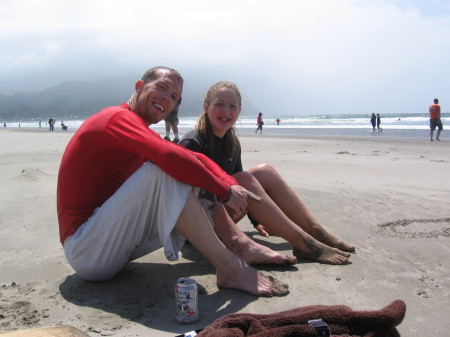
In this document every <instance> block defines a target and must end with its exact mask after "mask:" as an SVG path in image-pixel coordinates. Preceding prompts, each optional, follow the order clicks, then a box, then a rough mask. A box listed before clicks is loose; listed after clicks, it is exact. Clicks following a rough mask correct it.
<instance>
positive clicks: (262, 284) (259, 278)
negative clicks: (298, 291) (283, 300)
mask: <svg viewBox="0 0 450 337" xmlns="http://www.w3.org/2000/svg"><path fill="white" fill-rule="evenodd" d="M217 286H218V287H221V288H230V289H236V290H241V291H244V292H247V293H250V294H252V295H256V296H265V297H272V296H286V295H287V294H289V290H288V288H289V286H288V285H287V284H286V283H283V282H280V281H278V280H277V279H275V278H274V277H272V276H267V275H264V274H262V273H260V272H259V271H257V270H256V269H255V268H253V267H250V266H248V265H247V264H246V263H245V262H244V261H241V263H240V264H238V266H236V265H234V266H233V268H231V269H228V268H220V269H217Z"/></svg>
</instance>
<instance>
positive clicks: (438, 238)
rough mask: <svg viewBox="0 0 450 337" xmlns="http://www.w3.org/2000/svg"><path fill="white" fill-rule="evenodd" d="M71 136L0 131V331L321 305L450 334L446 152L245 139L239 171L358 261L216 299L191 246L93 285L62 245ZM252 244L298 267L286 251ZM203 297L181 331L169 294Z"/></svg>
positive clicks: (159, 330) (271, 241)
mask: <svg viewBox="0 0 450 337" xmlns="http://www.w3.org/2000/svg"><path fill="white" fill-rule="evenodd" d="M72 135H73V133H71V132H63V131H59V130H57V131H55V132H48V131H47V130H44V129H42V130H25V129H24V128H22V130H18V129H16V130H12V129H9V128H7V129H0V191H1V192H0V331H9V330H15V329H25V328H31V327H41V326H51V325H59V324H67V325H71V326H73V327H76V328H78V329H80V330H81V331H83V332H85V333H86V334H88V335H89V336H116V337H125V336H130V337H131V336H156V337H159V336H161V337H165V336H167V337H169V336H171V337H173V336H175V335H178V334H181V333H184V332H187V331H191V330H195V329H200V328H204V327H205V326H207V325H208V324H210V323H212V322H213V321H214V320H216V319H218V318H220V317H222V316H223V315H226V314H229V313H238V312H247V313H274V312H279V311H282V310H287V309H291V308H296V307H302V306H306V305H313V304H325V305H334V304H343V305H347V306H349V307H351V308H352V309H354V310H378V309H381V308H383V307H384V306H386V305H388V304H389V303H391V302H392V301H393V300H396V299H401V300H403V301H405V302H406V305H407V309H406V317H405V319H404V320H403V322H402V323H401V324H400V326H399V327H398V330H399V332H400V333H401V335H402V336H446V335H448V334H449V332H448V331H449V330H450V321H449V320H448V317H450V306H449V303H450V259H449V256H450V140H448V139H446V137H447V135H446V133H445V131H444V133H443V134H442V139H443V140H442V141H441V142H436V141H435V142H430V141H429V140H428V139H429V138H428V132H426V133H425V134H424V136H423V138H421V139H413V138H387V137H383V138H376V137H365V138H364V137H361V138H357V137H326V136H325V137H324V136H322V137H321V136H317V137H302V136H294V137H291V136H289V137H287V136H286V137H278V136H265V135H264V134H263V135H259V134H258V135H245V136H242V137H240V139H241V145H242V152H243V154H242V159H243V165H244V168H250V167H251V166H253V165H256V164H259V163H263V162H265V163H269V164H272V165H274V166H275V167H276V168H277V169H278V171H279V172H280V173H281V174H282V176H283V177H284V178H285V180H287V181H288V182H289V183H290V184H291V186H293V188H294V190H295V191H296V193H297V194H298V195H299V196H300V198H301V199H302V200H303V201H304V202H305V204H306V205H307V206H308V207H309V208H310V209H311V210H312V212H313V213H314V214H315V215H316V217H317V218H318V219H319V220H320V221H321V223H322V224H323V225H324V226H325V227H327V228H328V229H330V230H331V231H332V232H333V233H335V234H337V235H338V236H340V237H342V238H343V239H345V240H346V241H347V242H349V243H352V244H354V245H355V246H356V247H357V252H356V254H353V255H352V257H351V259H350V261H351V262H350V263H349V264H347V265H343V266H331V265H323V264H319V263H312V262H308V261H299V262H298V263H297V264H296V265H294V266H292V267H287V268H286V267H259V268H258V269H260V270H263V271H264V272H266V273H268V274H270V275H273V276H274V277H276V278H278V279H280V280H282V281H284V282H286V283H288V284H289V286H290V294H289V295H288V296H286V297H281V298H257V297H255V296H251V295H247V294H244V293H242V292H238V291H234V290H219V289H218V288H217V286H216V285H215V274H214V269H213V268H212V266H211V265H210V264H209V263H208V261H207V260H206V259H204V258H203V257H202V256H201V255H200V254H199V253H198V252H196V250H195V249H194V248H192V246H186V247H185V248H184V249H183V251H182V257H181V259H180V260H179V261H176V262H169V261H167V260H166V259H165V257H164V254H163V253H162V251H160V250H159V251H157V252H155V253H153V254H150V255H148V256H145V257H143V258H141V259H139V260H137V261H134V262H133V263H130V264H129V265H128V266H127V267H126V268H125V269H124V270H123V271H122V272H121V273H120V274H119V275H118V276H117V277H116V278H115V279H113V280H111V281H108V282H101V283H91V282H85V281H83V280H82V279H80V278H79V277H78V276H77V275H76V274H75V273H74V271H73V270H72V268H71V267H70V265H69V264H68V263H67V261H66V259H65V257H64V253H63V249H62V246H61V244H60V243H59V234H58V222H57V217H56V197H55V195H56V181H57V173H58V168H59V163H60V159H61V156H62V154H63V152H64V149H65V146H66V144H67V142H68V141H69V139H70V137H71V136H72ZM240 226H241V228H243V229H244V230H245V231H246V233H248V235H249V236H251V237H252V238H253V239H254V240H255V241H257V242H263V243H264V244H266V245H267V246H269V247H271V248H272V249H274V250H277V251H280V252H284V253H285V254H287V255H291V254H292V248H291V246H290V245H289V244H288V243H286V242H285V241H284V240H282V239H280V238H278V237H270V238H267V239H266V238H263V237H261V236H260V235H257V233H256V232H255V230H253V227H252V226H251V225H250V223H249V222H248V220H247V219H244V220H243V221H241V223H240ZM180 277H192V278H194V279H195V280H196V281H197V283H198V284H199V286H200V295H199V311H200V318H199V320H198V321H197V322H195V323H192V324H188V325H182V324H178V323H177V322H176V321H175V306H174V285H175V282H176V280H177V279H178V278H180Z"/></svg>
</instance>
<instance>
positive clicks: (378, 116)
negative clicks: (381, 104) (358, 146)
mask: <svg viewBox="0 0 450 337" xmlns="http://www.w3.org/2000/svg"><path fill="white" fill-rule="evenodd" d="M380 124H381V117H380V114H379V113H377V129H378V132H383V129H382V128H381V127H380Z"/></svg>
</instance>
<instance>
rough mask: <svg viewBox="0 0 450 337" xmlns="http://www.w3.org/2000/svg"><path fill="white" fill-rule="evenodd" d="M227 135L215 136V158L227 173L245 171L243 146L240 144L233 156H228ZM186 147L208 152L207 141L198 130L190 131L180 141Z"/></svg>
mask: <svg viewBox="0 0 450 337" xmlns="http://www.w3.org/2000/svg"><path fill="white" fill-rule="evenodd" d="M226 137H227V136H226V135H225V137H223V138H219V137H216V136H214V157H213V158H211V159H212V160H214V161H215V162H216V163H217V164H218V165H219V166H220V167H221V168H222V170H224V171H225V172H226V173H228V174H229V175H232V174H234V173H236V172H241V171H243V169H242V162H241V148H240V146H238V148H237V149H236V151H235V153H234V155H233V157H232V158H228V156H227V155H226V154H225V152H226V151H225V141H226ZM178 144H180V145H181V146H184V147H185V148H187V149H189V150H191V151H194V152H200V153H203V154H205V155H207V154H206V147H207V145H206V142H205V141H204V140H203V139H202V138H201V137H200V135H199V134H198V133H197V131H195V130H192V131H189V132H188V133H187V134H186V135H185V136H184V137H183V139H182V140H181V141H180V142H179V143H178Z"/></svg>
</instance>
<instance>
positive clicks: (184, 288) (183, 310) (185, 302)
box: [175, 278, 198, 323]
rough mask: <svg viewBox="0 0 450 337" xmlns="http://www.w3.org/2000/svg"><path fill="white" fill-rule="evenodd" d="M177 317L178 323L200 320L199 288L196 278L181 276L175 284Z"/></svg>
mask: <svg viewBox="0 0 450 337" xmlns="http://www.w3.org/2000/svg"><path fill="white" fill-rule="evenodd" d="M175 310H176V315H175V319H176V320H177V322H178V323H192V322H195V321H196V320H198V289H197V284H196V283H195V280H193V279H191V278H180V279H178V281H177V285H176V286H175Z"/></svg>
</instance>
